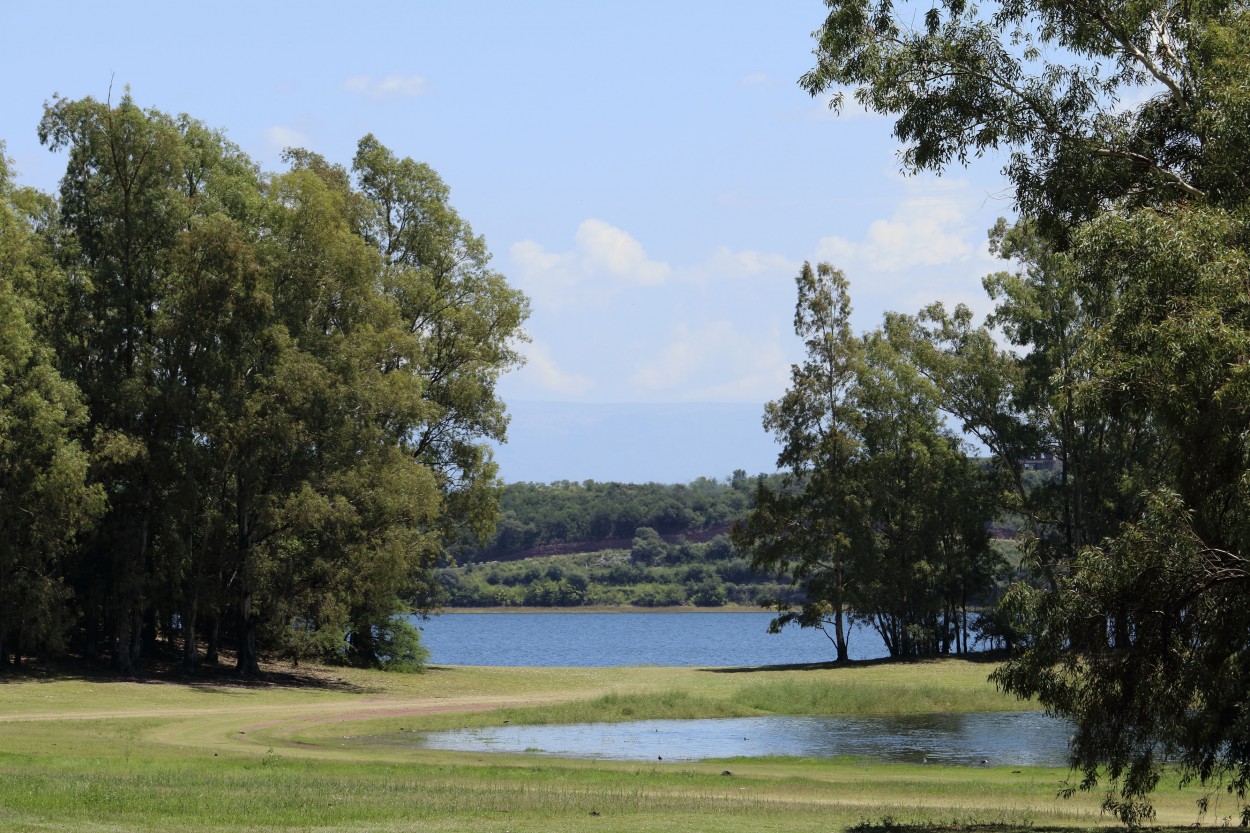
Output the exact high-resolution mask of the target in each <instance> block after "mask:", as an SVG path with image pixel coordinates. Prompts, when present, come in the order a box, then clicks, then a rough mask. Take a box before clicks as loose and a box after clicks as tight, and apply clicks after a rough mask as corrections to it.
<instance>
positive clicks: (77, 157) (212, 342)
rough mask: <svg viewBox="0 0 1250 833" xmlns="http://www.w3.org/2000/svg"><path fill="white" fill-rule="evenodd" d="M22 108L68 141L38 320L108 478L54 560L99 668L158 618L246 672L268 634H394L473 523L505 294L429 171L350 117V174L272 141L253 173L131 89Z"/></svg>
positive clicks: (499, 435)
mask: <svg viewBox="0 0 1250 833" xmlns="http://www.w3.org/2000/svg"><path fill="white" fill-rule="evenodd" d="M40 130H41V136H42V138H43V140H44V141H45V142H46V143H48V144H49V145H51V146H52V147H54V148H66V149H68V151H69V153H68V156H69V165H68V171H67V174H66V177H65V179H64V180H63V182H62V188H61V204H60V208H61V211H60V214H61V222H62V223H63V225H64V228H65V231H66V235H65V236H66V239H67V240H68V241H70V242H71V243H72V245H65V246H64V247H63V249H62V251H61V253H60V254H61V259H62V261H63V262H64V263H65V268H66V270H67V273H68V275H69V280H68V284H69V287H70V288H69V290H68V291H67V292H66V293H65V295H66V298H67V299H66V302H65V303H64V304H62V307H63V310H64V311H63V313H62V315H61V316H60V318H59V320H58V321H57V322H56V326H55V327H53V328H52V330H53V332H54V334H55V336H56V345H57V348H58V351H59V361H60V365H61V367H62V368H63V370H64V372H65V373H66V374H67V375H68V376H69V377H70V378H72V379H74V380H75V381H77V382H78V383H79V384H80V385H81V386H82V389H83V391H84V393H85V398H86V401H87V406H88V414H89V418H90V423H91V426H92V429H93V434H92V437H93V446H92V453H93V461H94V465H93V474H94V476H95V477H97V478H99V479H100V481H101V482H103V483H105V484H107V488H108V496H109V502H110V509H109V512H108V514H107V515H106V516H105V518H104V519H103V521H102V522H101V524H100V525H99V526H98V528H97V530H96V532H95V535H94V538H93V539H92V540H91V541H90V543H89V550H88V552H87V554H86V555H85V556H84V558H82V559H81V560H80V564H79V571H78V573H76V574H75V575H74V580H75V582H76V586H77V588H78V590H79V592H80V594H81V598H82V605H83V607H84V609H85V612H86V619H87V626H88V628H91V627H98V628H100V629H101V630H102V631H103V632H104V633H106V634H107V635H108V636H110V637H111V639H112V644H113V657H114V660H115V662H116V664H117V665H118V667H119V668H121V669H122V670H129V669H130V668H131V667H132V666H133V662H134V661H135V659H136V658H137V656H138V653H139V651H140V650H141V648H142V647H143V644H144V643H143V641H142V640H141V639H140V636H141V635H142V636H144V637H150V638H151V639H154V638H155V634H156V631H157V629H158V628H163V629H165V630H169V629H170V628H171V623H173V622H175V621H176V622H177V626H178V629H179V630H180V631H181V633H182V635H183V639H184V651H185V658H186V661H187V663H188V664H189V665H193V664H194V663H195V661H196V659H197V658H198V645H197V642H198V639H197V627H198V623H199V621H200V620H201V619H205V620H206V621H207V622H209V623H210V631H209V633H210V647H209V653H210V655H214V654H215V652H216V645H217V639H216V634H219V633H220V632H222V630H224V631H226V632H227V633H229V634H230V635H233V636H234V638H235V641H236V645H237V649H238V650H237V662H238V670H239V671H240V672H241V673H245V674H254V673H256V672H257V671H258V658H259V655H260V652H261V651H262V650H266V649H268V650H277V651H280V652H283V653H286V654H288V655H290V656H291V657H293V658H299V657H306V656H311V655H314V654H315V655H319V656H322V657H329V658H338V659H345V658H347V659H356V660H359V661H363V662H371V663H379V662H381V661H382V660H383V659H384V658H387V657H389V659H390V661H392V662H402V661H403V660H404V659H405V658H408V659H414V658H417V657H418V656H419V653H420V652H419V649H418V648H417V647H416V645H415V642H414V640H415V631H414V630H412V629H411V628H407V627H406V626H405V625H404V624H403V623H402V622H401V621H399V620H397V618H396V614H399V613H401V612H404V611H406V610H409V609H411V608H412V606H414V605H416V606H419V605H421V604H422V603H428V599H429V598H430V591H429V589H428V588H429V587H430V584H431V579H430V575H429V574H430V570H431V568H432V566H433V564H434V562H435V560H436V559H437V558H438V557H440V556H441V555H442V554H443V553H444V552H446V551H447V550H449V549H451V548H453V547H454V546H455V545H456V544H457V543H458V542H459V541H460V539H461V536H462V535H463V534H465V531H466V530H467V531H469V532H471V533H472V534H474V535H476V536H478V537H480V536H481V535H482V534H484V532H485V531H487V530H488V529H489V528H490V527H491V526H492V525H493V522H494V517H495V497H494V493H495V487H496V473H495V468H494V465H493V463H492V462H491V459H490V453H489V450H488V448H487V445H486V440H502V439H503V438H504V430H505V426H506V418H505V416H504V413H503V406H502V403H501V402H500V401H499V400H498V398H497V397H496V395H495V393H494V384H495V382H496V380H497V379H498V377H499V375H500V374H501V373H503V372H505V371H506V370H507V369H509V368H510V367H512V366H514V365H515V364H516V363H517V362H518V361H519V357H518V355H517V354H516V352H515V346H514V344H515V341H516V339H518V338H520V337H521V331H520V326H521V323H522V322H523V320H524V318H525V315H526V302H525V299H524V297H523V296H522V295H521V294H520V293H518V292H517V291H516V290H513V289H511V288H510V287H508V286H507V283H506V281H505V280H504V278H503V276H502V275H499V274H498V273H497V272H494V271H492V270H490V269H489V268H488V267H487V265H486V264H487V261H488V259H489V255H488V253H487V251H486V248H485V243H484V242H483V241H482V240H481V238H479V237H475V236H474V235H473V234H472V233H471V231H470V230H469V228H468V226H467V224H465V223H464V222H463V221H462V220H460V219H459V217H458V215H457V214H456V213H455V211H454V210H453V209H451V207H450V205H449V204H448V200H447V191H446V188H445V186H443V185H442V183H441V181H439V180H438V178H437V176H436V175H434V174H433V172H432V171H429V170H428V168H426V167H424V166H419V165H417V164H416V163H413V162H412V161H411V160H395V159H394V158H393V156H391V155H390V152H389V151H387V150H386V149H385V148H383V147H382V146H381V145H379V144H378V143H377V142H376V141H374V140H372V138H368V139H366V140H365V141H364V142H362V148H367V149H368V153H369V158H370V159H371V160H372V161H371V162H367V163H366V162H358V168H360V170H361V171H365V172H366V173H362V174H361V182H362V186H361V188H360V189H357V188H356V187H355V186H354V185H353V183H352V179H351V176H350V174H349V173H348V172H347V170H346V169H345V168H343V167H341V166H337V165H333V164H331V163H329V162H327V161H326V160H324V159H322V158H321V157H319V156H317V155H316V154H312V153H309V152H307V151H302V150H298V149H296V150H292V151H289V152H288V154H287V161H288V162H289V163H290V165H291V168H290V170H289V171H287V172H285V173H281V174H275V175H271V176H268V177H262V176H261V174H260V173H259V171H258V170H257V169H256V166H255V165H254V164H252V162H251V161H250V160H249V159H248V158H247V157H246V156H245V155H244V154H242V153H241V152H240V151H239V150H238V148H237V147H235V146H234V145H232V144H231V143H229V142H228V141H227V140H226V139H225V138H224V136H223V135H222V134H220V133H219V132H216V131H213V130H210V129H208V128H206V127H204V126H203V125H201V124H199V123H198V122H196V121H194V120H192V119H190V118H188V117H186V116H182V117H178V118H172V117H169V116H167V115H165V114H162V113H159V112H156V111H143V110H140V109H139V108H138V107H137V106H136V105H135V104H134V103H133V101H132V100H131V99H130V97H129V95H127V96H125V97H123V99H122V100H121V102H120V103H119V104H118V105H117V106H116V107H114V106H111V105H109V104H104V103H100V102H96V101H93V100H91V99H84V100H82V101H68V100H64V99H59V98H58V99H54V100H53V102H52V103H50V104H49V105H48V108H47V112H46V114H45V117H44V120H43V122H42V123H41V127H40ZM364 152H365V151H363V150H362V153H364ZM387 166H390V167H389V168H388V167H387ZM382 169H386V170H382ZM414 172H415V173H414ZM387 182H389V183H390V184H389V185H387V184H385V183H387ZM379 183H383V184H381V185H379ZM387 189H390V190H387ZM396 194H398V196H396ZM388 212H395V213H396V214H397V216H398V215H399V214H403V215H404V218H405V219H404V221H403V224H402V228H401V230H400V231H402V233H400V231H397V232H396V233H395V235H394V236H393V239H392V237H386V238H382V237H379V236H378V235H377V233H376V232H377V228H378V227H379V226H378V224H379V223H380V220H379V218H380V217H382V216H383V215H386V216H389V214H388ZM405 212H407V213H405ZM418 217H419V219H418ZM409 219H411V220H412V222H411V223H410V222H409ZM423 600H426V601H423ZM379 646H381V647H379Z"/></svg>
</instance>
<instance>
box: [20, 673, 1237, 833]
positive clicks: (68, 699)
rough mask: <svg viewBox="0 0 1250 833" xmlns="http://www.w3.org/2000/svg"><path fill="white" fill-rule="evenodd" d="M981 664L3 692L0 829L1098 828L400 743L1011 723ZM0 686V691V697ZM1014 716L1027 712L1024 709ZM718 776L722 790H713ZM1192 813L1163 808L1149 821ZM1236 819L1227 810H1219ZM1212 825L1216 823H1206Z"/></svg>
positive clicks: (938, 799)
mask: <svg viewBox="0 0 1250 833" xmlns="http://www.w3.org/2000/svg"><path fill="white" fill-rule="evenodd" d="M988 671H989V667H988V666H986V665H984V664H977V663H968V662H958V661H947V662H940V663H915V664H900V665H891V664H880V665H864V666H857V667H853V668H848V669H834V668H809V669H789V670H756V671H742V672H739V673H727V672H724V671H710V670H699V669H685V668H641V669H639V668H634V669H620V668H606V669H585V668H583V669H538V668H534V669H494V668H435V669H431V670H430V671H429V672H427V673H426V674H422V675H406V676H388V675H382V674H376V673H372V672H364V671H356V670H340V669H311V670H309V671H308V672H307V674H306V675H305V676H303V677H302V678H301V679H298V680H296V679H289V678H288V679H286V680H283V681H280V682H279V683H278V684H267V685H247V686H242V685H234V684H231V683H229V682H228V681H222V680H184V681H171V682H122V681H108V680H105V679H86V678H75V677H66V676H56V675H52V676H48V677H42V678H41V677H28V678H23V679H18V680H9V681H5V682H0V830H5V831H49V830H65V831H106V830H108V831H112V830H135V831H174V830H177V831H225V830H265V831H286V830H327V831H328V830H336V831H337V830H346V831H366V830H368V831H413V830H434V831H438V830H485V831H504V830H510V831H516V832H517V833H521V831H539V830H542V831H548V830H583V829H585V830H591V829H593V830H605V831H609V830H611V831H635V830H657V831H664V830H673V831H677V830H681V831H691V830H718V831H748V830H750V831H761V830H786V831H802V830H821V831H829V830H839V829H849V828H853V827H856V826H857V825H858V826H859V830H858V833H934V832H935V831H939V830H951V829H955V828H958V829H960V830H963V831H974V832H975V831H981V830H984V831H990V830H993V831H1015V830H1026V829H1027V830H1046V829H1049V828H1052V827H1053V828H1065V829H1066V828H1085V829H1088V828H1093V827H1098V826H1103V825H1106V824H1109V822H1110V820H1109V819H1108V818H1106V817H1104V816H1102V815H1100V813H1099V809H1098V805H1099V801H1100V796H1099V795H1097V794H1094V795H1091V794H1078V795H1077V796H1076V797H1075V798H1073V799H1069V800H1064V799H1060V798H1058V797H1057V792H1058V790H1059V789H1060V788H1061V786H1062V784H1063V782H1064V780H1065V778H1066V776H1067V773H1066V772H1064V771H1062V770H1054V769H1032V768H1020V769H1007V768H977V769H971V768H958V767H937V766H927V767H915V766H900V765H886V764H875V763H871V762H866V761H856V760H835V761H827V760H805V759H793V758H769V759H742V760H731V761H709V762H700V763H691V764H650V763H648V764H638V763H621V762H604V761H571V760H560V759H552V758H544V757H539V756H533V755H485V754H470V753H454V752H435V751H423V750H413V749H408V748H404V747H401V746H381V747H379V746H376V745H368V744H365V743H361V742H359V741H357V740H356V739H357V738H361V737H363V736H365V735H371V734H377V733H382V732H390V731H398V729H399V728H409V729H411V728H437V727H442V726H452V725H455V726H463V725H472V724H473V723H474V722H477V723H498V722H500V721H502V720H511V721H512V722H521V721H529V722H569V721H574V722H575V721H583V720H625V719H635V718H652V717H708V716H713V717H714V716H730V715H749V714H766V713H780V714H802V713H815V714H901V713H916V712H934V711H981V710H988V709H1000V710H1001V709H1017V708H1020V707H1021V704H1019V703H1017V702H1016V701H1014V700H1012V699H1010V698H1006V697H1003V696H1002V695H1000V694H998V693H997V692H995V691H994V689H993V688H992V687H991V686H990V685H989V684H988V683H986V682H985V675H986V674H987V672H988ZM2 679H3V678H0V680H2ZM1026 707H1027V704H1026ZM726 770H729V771H731V772H732V775H729V776H726V775H722V774H721V773H722V772H724V771H726ZM1198 795H1199V793H1198V792H1197V791H1196V790H1193V789H1187V790H1180V789H1179V788H1178V787H1177V786H1176V785H1175V784H1171V785H1168V786H1166V787H1164V788H1163V789H1161V791H1160V794H1159V798H1160V800H1159V801H1158V802H1157V805H1158V808H1159V811H1160V821H1161V822H1163V823H1166V824H1172V825H1181V824H1189V823H1192V822H1194V821H1196V820H1197V815H1196V812H1195V810H1194V800H1195V799H1196V798H1197V797H1198ZM1229 812H1231V810H1230V811H1229ZM1205 821H1207V822H1208V823H1211V822H1218V821H1220V815H1219V811H1218V809H1217V811H1216V812H1214V813H1212V814H1209V815H1208V816H1207V817H1206V819H1205Z"/></svg>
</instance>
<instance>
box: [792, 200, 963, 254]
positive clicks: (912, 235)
mask: <svg viewBox="0 0 1250 833" xmlns="http://www.w3.org/2000/svg"><path fill="white" fill-rule="evenodd" d="M972 234H973V229H972V228H971V227H970V226H969V225H968V223H967V222H966V219H965V216H964V213H963V210H962V209H961V208H960V207H959V205H958V203H956V202H955V201H954V200H953V199H949V198H943V197H920V198H913V199H909V200H906V201H904V202H903V203H902V204H901V205H900V206H899V207H898V208H897V209H896V210H895V212H894V215H893V216H892V217H890V218H889V219H881V220H875V221H873V223H872V224H871V225H870V226H869V227H868V232H867V234H866V235H865V236H864V239H863V240H860V241H851V240H847V239H846V238H844V237H838V236H830V237H824V238H821V240H820V242H819V244H818V245H817V249H816V259H817V260H827V261H830V262H832V263H834V264H835V265H840V264H841V265H845V264H848V263H850V264H854V265H863V266H866V267H867V268H869V269H871V270H873V271H877V272H898V271H902V270H905V269H910V268H912V267H916V266H937V265H939V264H944V263H954V262H957V261H963V260H967V259H968V258H969V257H971V256H972V255H973V253H974V251H975V247H974V245H973V243H971V242H970V239H969V238H970V236H971V235H972Z"/></svg>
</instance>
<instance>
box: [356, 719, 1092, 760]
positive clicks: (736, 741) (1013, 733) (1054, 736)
mask: <svg viewBox="0 0 1250 833" xmlns="http://www.w3.org/2000/svg"><path fill="white" fill-rule="evenodd" d="M1070 733H1071V729H1070V727H1069V725H1068V724H1067V723H1065V722H1063V721H1061V720H1056V719H1054V718H1051V717H1047V716H1046V715H1045V714H1042V713H1040V712H1001V713H986V714H938V715H913V716H906V717H783V716H770V717H746V718H730V719H715V720H640V721H635V722H631V723H593V724H574V725H562V726H511V725H507V726H491V727H483V728H474V729H455V730H449V731H439V732H406V733H401V734H399V735H388V736H385V737H384V738H377V739H375V740H376V741H377V742H380V743H387V744H402V745H407V746H415V747H417V748H422V749H445V750H454V751H461V752H514V753H515V752H529V753H536V754H543V755H553V756H558V757H565V758H597V759H605V760H623V761H661V760H662V761H695V760H703V759H708V758H737V757H763V756H770V755H782V756H791V757H804V758H833V757H841V756H854V757H862V758H865V759H869V760H873V761H881V762H890V763H913V764H919V763H942V764H956V765H959V764H963V765H988V766H1064V765H1065V763H1066V759H1065V755H1066V753H1067V744H1068V736H1069V734H1070Z"/></svg>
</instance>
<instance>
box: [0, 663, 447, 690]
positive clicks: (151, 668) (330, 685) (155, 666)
mask: <svg viewBox="0 0 1250 833" xmlns="http://www.w3.org/2000/svg"><path fill="white" fill-rule="evenodd" d="M446 670H447V669H445V668H441V667H439V666H434V665H430V666H426V668H425V671H424V673H427V674H430V673H434V674H437V673H444V672H446ZM338 672H339V669H336V668H334V667H331V666H302V667H294V666H291V665H288V664H279V663H275V662H262V663H261V674H260V676H258V677H241V676H239V675H238V673H236V671H235V669H234V658H233V657H231V656H223V662H220V663H218V664H216V665H209V664H207V663H205V664H201V665H200V666H199V667H198V668H196V669H195V670H194V671H187V670H186V669H185V668H183V666H182V661H181V658H180V657H179V658H176V659H175V658H173V657H167V656H157V657H153V658H145V659H144V660H143V661H142V663H141V664H140V665H139V667H138V668H136V671H135V673H134V674H133V675H123V674H119V673H118V672H117V671H115V670H114V669H113V667H112V666H111V665H110V664H109V663H108V662H107V661H104V660H92V659H86V658H80V657H70V658H65V659H58V660H37V661H27V662H24V663H23V664H22V665H21V666H19V667H16V668H5V669H0V686H3V685H5V684H6V683H22V682H44V683H49V682H58V681H67V680H68V681H78V682H88V683H92V684H100V685H107V684H109V683H123V682H124V683H143V684H152V685H162V684H171V685H183V686H188V687H191V688H203V689H214V690H222V689H239V690H244V689H248V690H255V689H305V690H319V691H337V692H342V693H347V694H370V693H374V692H377V691H380V690H381V689H379V688H376V687H374V686H369V685H361V684H359V683H354V682H352V681H350V680H348V679H346V678H344V677H342V676H340V674H339V673H338Z"/></svg>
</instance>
